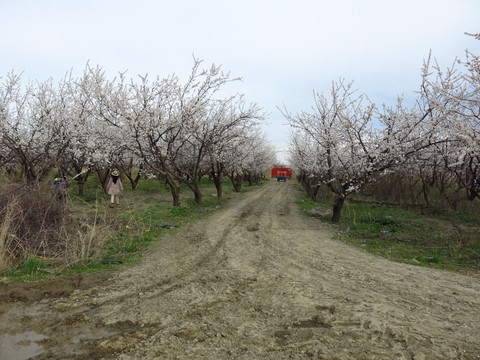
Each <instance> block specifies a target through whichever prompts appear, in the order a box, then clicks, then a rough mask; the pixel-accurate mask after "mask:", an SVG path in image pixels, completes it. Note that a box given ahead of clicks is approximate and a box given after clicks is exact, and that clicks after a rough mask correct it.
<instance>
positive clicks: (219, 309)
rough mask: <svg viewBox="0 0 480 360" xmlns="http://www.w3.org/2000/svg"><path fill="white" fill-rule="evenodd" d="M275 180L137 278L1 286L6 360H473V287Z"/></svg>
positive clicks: (122, 274) (135, 272)
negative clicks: (300, 199)
mask: <svg viewBox="0 0 480 360" xmlns="http://www.w3.org/2000/svg"><path fill="white" fill-rule="evenodd" d="M295 191H296V190H295V187H294V186H293V184H292V183H277V182H273V181H271V182H269V183H267V184H266V185H264V186H263V187H261V188H258V189H256V190H254V191H252V192H249V193H247V194H243V195H242V196H240V197H239V198H238V199H237V201H235V202H232V204H231V205H230V206H229V207H226V208H224V209H223V210H220V211H217V212H216V213H215V214H213V215H211V216H210V217H208V218H205V219H203V220H201V221H200V222H197V223H196V224H193V225H191V226H188V227H186V228H183V229H180V230H176V231H175V232H174V233H172V235H171V236H169V237H168V238H167V239H165V240H164V241H162V242H160V243H158V244H157V245H156V246H155V247H154V248H152V249H151V250H150V253H149V254H148V255H147V256H146V258H145V260H144V261H143V262H142V263H141V264H140V265H138V266H136V267H133V268H125V269H122V270H119V271H114V272H111V273H104V274H95V275H90V276H89V275H83V276H78V277H76V278H71V279H57V280H53V281H45V282H40V283H37V284H35V285H32V284H28V285H18V284H11V283H5V284H1V292H0V299H1V300H0V319H1V322H0V359H2V360H7V359H27V358H33V359H125V360H126V359H309V358H312V359H415V360H419V359H480V312H479V309H480V306H479V305H480V279H479V278H473V277H467V276H463V275H458V274H455V273H450V272H446V271H438V270H433V269H426V268H421V267H414V266H409V265H405V264H398V263H393V262H390V261H388V260H385V259H382V258H377V257H374V256H372V255H370V254H367V253H365V252H362V251H361V250H358V249H355V248H353V247H350V246H348V245H345V244H343V243H341V242H338V241H335V240H332V236H333V230H332V229H331V228H329V227H328V225H325V224H322V223H321V222H319V221H318V220H316V219H313V218H309V217H307V216H305V215H303V214H301V213H300V212H299V210H298V209H297V207H296V205H295V203H294V195H295Z"/></svg>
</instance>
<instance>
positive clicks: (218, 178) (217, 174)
mask: <svg viewBox="0 0 480 360" xmlns="http://www.w3.org/2000/svg"><path fill="white" fill-rule="evenodd" d="M210 176H211V177H212V178H213V182H214V184H215V188H216V189H217V197H219V198H220V197H222V196H223V189H222V169H221V167H220V166H217V171H215V169H214V167H212V171H211V173H210Z"/></svg>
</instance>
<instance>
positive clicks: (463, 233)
mask: <svg viewBox="0 0 480 360" xmlns="http://www.w3.org/2000/svg"><path fill="white" fill-rule="evenodd" d="M297 204H298V205H299V206H300V208H301V209H302V211H304V212H306V213H310V210H311V209H312V208H315V207H317V206H320V205H322V206H326V207H331V204H319V203H317V202H314V201H312V200H310V199H308V198H307V197H306V196H305V194H304V193H303V194H302V196H300V197H299V198H298V199H297ZM326 221H328V220H326ZM337 229H338V238H339V239H341V240H343V241H345V242H348V243H350V244H353V245H355V246H358V247H360V248H363V249H365V250H367V251H369V252H371V253H374V254H377V255H380V256H384V257H387V258H389V259H391V260H394V261H398V262H404V263H408V264H412V265H418V266H426V267H432V268H439V269H445V270H451V271H456V272H461V273H468V274H475V275H479V274H480V219H479V217H478V215H475V214H472V213H466V212H458V213H446V212H442V213H439V212H438V211H435V209H427V208H417V209H408V210H406V209H402V208H399V207H395V206H392V205H377V204H369V203H367V202H359V203H352V202H346V204H345V205H344V208H343V210H342V217H341V220H340V223H339V224H338V225H337Z"/></svg>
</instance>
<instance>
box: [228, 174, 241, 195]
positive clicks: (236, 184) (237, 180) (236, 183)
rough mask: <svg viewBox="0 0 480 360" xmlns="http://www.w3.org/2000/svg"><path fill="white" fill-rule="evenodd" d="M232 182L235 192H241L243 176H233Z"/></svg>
mask: <svg viewBox="0 0 480 360" xmlns="http://www.w3.org/2000/svg"><path fill="white" fill-rule="evenodd" d="M230 180H232V185H233V189H234V190H235V192H237V193H238V192H240V190H242V184H243V176H242V175H239V174H232V176H231V177H230Z"/></svg>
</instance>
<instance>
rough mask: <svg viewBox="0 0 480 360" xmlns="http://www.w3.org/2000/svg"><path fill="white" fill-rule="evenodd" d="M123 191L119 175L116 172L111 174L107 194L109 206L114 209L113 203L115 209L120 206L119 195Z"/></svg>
mask: <svg viewBox="0 0 480 360" xmlns="http://www.w3.org/2000/svg"><path fill="white" fill-rule="evenodd" d="M122 191H123V185H122V179H120V173H119V172H118V170H115V171H113V172H112V176H110V179H109V180H108V184H107V192H108V194H109V195H110V196H111V198H110V206H111V207H114V206H115V203H116V205H117V207H119V206H120V197H119V195H120V194H121V192H122Z"/></svg>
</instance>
